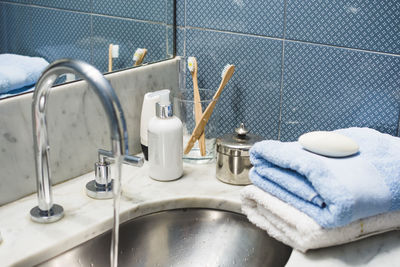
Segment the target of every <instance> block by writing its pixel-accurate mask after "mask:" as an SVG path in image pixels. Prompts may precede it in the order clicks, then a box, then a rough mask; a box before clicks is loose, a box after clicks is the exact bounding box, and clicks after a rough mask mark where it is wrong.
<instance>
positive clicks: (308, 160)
mask: <svg viewBox="0 0 400 267" xmlns="http://www.w3.org/2000/svg"><path fill="white" fill-rule="evenodd" d="M335 132H337V133H340V134H343V135H346V136H348V137H350V138H352V139H353V140H355V141H356V142H357V143H358V144H359V146H360V152H359V153H358V154H356V155H354V156H351V157H346V158H328V157H324V156H320V155H317V154H314V153H311V152H308V151H306V150H304V149H303V148H302V147H301V145H300V144H299V143H298V142H280V141H273V140H268V141H262V142H259V143H256V144H255V145H254V146H253V148H252V149H251V151H250V160H251V162H252V163H253V165H254V167H253V168H252V169H251V171H250V180H251V181H252V183H253V184H254V185H256V186H258V187H260V188H261V189H263V190H264V191H267V192H269V193H271V194H272V195H274V196H276V197H278V198H280V199H281V200H283V201H285V202H287V203H289V204H291V205H292V206H294V207H296V208H297V209H299V210H301V211H302V212H304V213H306V214H307V215H309V216H310V217H311V218H313V219H314V220H315V221H316V222H317V223H318V224H320V225H321V226H322V227H324V228H334V227H339V226H344V225H346V224H348V223H350V222H352V221H355V220H357V219H361V218H366V217H369V216H372V215H376V214H380V213H385V212H388V211H394V210H400V138H398V137H393V136H391V135H388V134H382V133H380V132H378V131H375V130H372V129H368V128H349V129H341V130H336V131H335Z"/></svg>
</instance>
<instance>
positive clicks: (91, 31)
mask: <svg viewBox="0 0 400 267" xmlns="http://www.w3.org/2000/svg"><path fill="white" fill-rule="evenodd" d="M90 10H91V11H93V0H91V1H90ZM91 13H92V12H91ZM93 38H94V32H93V15H92V14H91V15H90V57H91V59H90V60H91V64H92V65H94V41H93Z"/></svg>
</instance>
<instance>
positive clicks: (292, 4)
mask: <svg viewBox="0 0 400 267" xmlns="http://www.w3.org/2000/svg"><path fill="white" fill-rule="evenodd" d="M399 25H400V1H398V0H386V1H379V0H352V1H348V0H347V1H343V0H330V1H315V0H290V1H288V7H287V29H286V30H287V38H289V39H294V40H303V41H308V42H315V43H322V44H332V45H337V46H344V47H352V48H360V49H366V50H372V51H381V52H388V53H394V54H400V26H399Z"/></svg>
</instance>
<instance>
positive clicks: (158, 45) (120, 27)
mask: <svg viewBox="0 0 400 267" xmlns="http://www.w3.org/2000/svg"><path fill="white" fill-rule="evenodd" d="M174 8H175V4H174V0H7V1H3V0H0V98H6V97H10V96H15V95H18V94H21V93H26V92H29V91H32V90H33V89H34V84H35V82H36V81H37V79H38V78H39V76H40V74H41V72H42V71H43V70H44V68H45V67H46V66H47V65H48V63H51V62H53V61H55V60H57V59H60V58H74V59H80V60H83V61H86V62H88V63H90V64H92V65H94V66H95V67H96V68H98V69H99V70H100V71H101V72H103V73H105V72H112V71H117V70H121V69H126V68H131V67H134V66H140V65H143V64H149V63H152V62H157V61H161V60H165V59H168V58H172V57H173V56H174V55H175V38H174V36H175V25H174ZM142 57H144V58H143V61H142V60H141V59H142ZM75 79H76V77H75V76H74V75H73V74H70V75H65V76H64V77H62V79H59V80H58V81H57V83H63V82H69V81H73V80H75Z"/></svg>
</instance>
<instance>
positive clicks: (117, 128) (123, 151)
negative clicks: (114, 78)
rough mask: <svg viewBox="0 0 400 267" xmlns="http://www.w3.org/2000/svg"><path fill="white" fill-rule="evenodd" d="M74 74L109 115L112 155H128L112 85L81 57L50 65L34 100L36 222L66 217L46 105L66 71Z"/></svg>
mask: <svg viewBox="0 0 400 267" xmlns="http://www.w3.org/2000/svg"><path fill="white" fill-rule="evenodd" d="M66 73H73V74H75V75H78V76H80V77H82V78H83V79H84V80H86V81H87V82H88V83H89V85H90V87H91V88H92V89H93V90H94V91H95V93H96V95H97V96H98V97H99V99H100V101H101V103H102V106H103V108H104V110H105V112H106V115H107V118H108V124H109V127H110V132H111V145H112V154H113V156H114V157H116V158H117V157H120V156H122V155H127V154H128V133H127V130H126V123H125V118H124V113H123V111H122V108H121V104H120V102H119V100H118V97H117V95H116V94H115V91H114V89H113V88H112V87H111V84H110V83H109V82H108V81H107V80H106V79H105V78H104V76H103V75H102V74H101V73H100V71H98V70H97V69H96V68H95V67H93V66H91V65H89V64H88V63H85V62H83V61H79V60H72V59H61V60H57V61H55V62H54V63H52V64H51V65H49V66H48V67H47V69H46V70H45V71H44V72H43V74H42V76H41V77H40V79H39V81H38V82H37V84H36V89H35V92H34V94H33V102H32V122H33V143H34V153H35V165H36V177H37V188H38V192H37V195H38V202H39V204H38V206H37V207H35V208H33V209H32V210H31V217H32V219H33V220H34V221H37V222H53V221H56V220H59V219H61V218H62V216H63V210H62V207H61V206H59V205H56V204H53V199H52V192H51V179H50V178H51V175H50V174H51V173H50V168H49V142H48V137H47V124H46V107H47V101H48V96H49V92H50V88H51V86H52V85H53V84H54V81H55V80H56V79H57V78H58V77H59V76H60V75H63V74H66Z"/></svg>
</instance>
